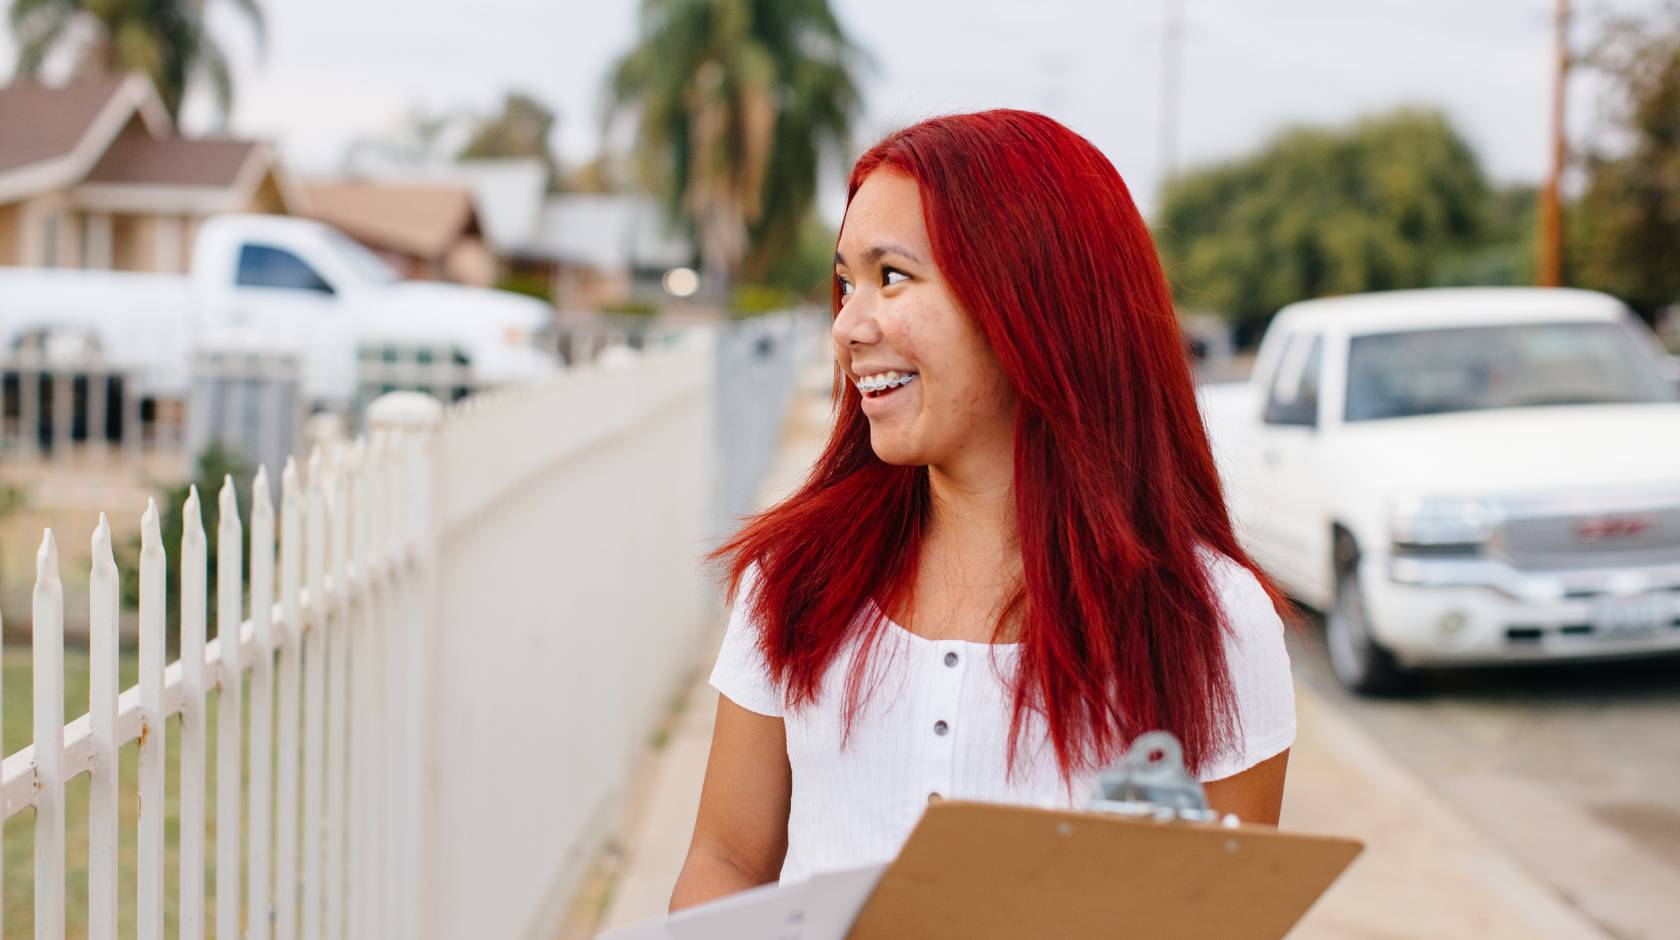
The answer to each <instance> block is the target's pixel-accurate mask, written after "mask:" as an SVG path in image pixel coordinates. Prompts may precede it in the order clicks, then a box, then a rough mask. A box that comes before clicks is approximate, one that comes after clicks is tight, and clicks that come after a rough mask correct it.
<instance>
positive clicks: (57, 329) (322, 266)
mask: <svg viewBox="0 0 1680 940" xmlns="http://www.w3.org/2000/svg"><path fill="white" fill-rule="evenodd" d="M551 314H552V311H551V310H550V309H549V307H548V306H547V305H546V304H543V303H542V302H540V301H538V300H535V299H533V298H530V297H524V296H520V295H517V294H512V293H508V292H505V291H494V290H485V289H480V288H471V287H463V286H459V285H454V284H434V283H415V282H408V281H402V280H400V279H399V278H398V277H397V275H396V274H395V273H394V272H393V271H391V269H390V268H389V267H387V266H386V265H385V264H384V263H383V262H382V261H380V260H379V258H378V257H377V256H376V255H374V254H373V253H372V252H370V251H368V250H367V249H366V248H364V247H362V246H361V245H360V244H358V243H357V242H355V241H353V240H352V239H351V238H349V236H346V235H344V234H343V233H342V232H339V231H338V230H337V229H334V228H331V227H330V226H327V225H322V224H320V223H318V222H312V221H309V220H305V219H297V218H288V217H283V216H264V215H224V216H217V217H214V218H211V219H209V220H207V221H206V222H205V223H204V224H203V225H202V226H201V227H200V229H199V232H198V234H197V236H196V240H195V242H194V246H193V251H192V259H191V265H190V268H189V273H188V274H186V275H167V274H141V273H130V272H117V271H72V270H48V269H36V268H0V354H4V353H5V352H7V351H10V350H13V349H15V348H17V345H18V343H19V341H20V340H21V339H24V338H28V337H40V336H47V337H54V336H60V335H66V334H68V335H70V336H73V337H75V338H76V339H77V341H79V342H91V343H94V344H96V345H97V347H98V350H99V353H100V355H101V356H102V357H103V359H104V360H105V362H107V363H109V364H112V365H115V366H119V367H132V368H133V369H134V371H135V381H136V385H137V388H138V390H139V391H140V392H141V393H142V394H146V395H159V396H166V397H167V396H178V395H182V394H184V393H185V392H186V389H187V386H188V383H189V382H190V378H191V377H190V362H191V356H192V354H193V353H194V352H195V351H198V350H204V349H224V348H237V349H250V348H260V349H265V350H271V351H276V352H281V351H284V352H291V353H295V354H297V355H298V356H299V357H300V359H301V364H302V372H303V386H304V391H305V393H306V395H307V396H308V398H309V400H310V401H312V402H315V403H318V404H321V403H324V404H327V405H338V404H342V403H345V402H348V401H350V400H351V399H352V397H353V395H354V394H355V390H356V389H355V382H356V358H357V350H358V347H359V346H360V345H362V344H377V343H392V344H401V345H403V346H408V347H415V346H427V347H434V348H438V349H448V350H452V351H453V352H452V353H451V355H452V357H457V358H456V361H459V359H460V358H464V359H465V360H466V362H467V364H468V365H469V366H470V368H471V370H472V373H473V379H474V381H475V382H478V383H488V384H494V383H501V382H507V381H514V380H517V379H522V378H527V377H531V376H535V375H540V374H543V373H545V372H549V371H552V370H554V369H555V368H556V360H555V358H554V357H553V356H551V355H547V354H544V353H543V352H542V351H540V350H539V348H538V347H539V345H540V340H541V337H542V335H543V333H544V331H545V330H547V329H548V328H549V326H550V322H551V320H550V318H551Z"/></svg>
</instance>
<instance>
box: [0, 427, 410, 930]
mask: <svg viewBox="0 0 1680 940" xmlns="http://www.w3.org/2000/svg"><path fill="white" fill-rule="evenodd" d="M401 404H402V403H401V402H398V405H399V407H400V405H401ZM428 462H429V455H427V454H426V453H425V452H424V451H423V438H422V436H421V435H419V434H416V433H414V432H400V431H394V430H392V431H378V432H376V433H375V434H374V435H373V436H372V438H371V439H369V440H363V441H357V442H356V443H355V444H352V445H347V446H342V447H336V448H334V449H333V450H331V451H330V452H328V453H325V454H323V453H321V452H319V451H317V452H316V453H315V454H313V455H312V456H311V457H310V459H309V464H308V471H307V473H306V474H304V475H303V476H302V477H301V478H300V475H299V473H298V470H297V467H296V465H295V463H292V462H288V463H287V465H286V468H285V471H284V473H283V474H282V477H281V487H280V490H281V497H280V509H279V513H278V516H279V530H280V531H279V535H280V538H279V541H278V572H279V579H278V596H277V595H276V587H277V585H276V577H275V574H276V540H275V520H276V513H275V510H274V508H273V505H272V501H271V498H270V495H269V493H270V488H269V483H268V480H267V477H266V474H265V473H262V472H259V473H258V475H257V478H256V481H255V484H254V486H253V489H252V511H251V518H250V520H249V524H250V531H251V540H250V544H251V559H250V585H249V594H248V599H249V600H248V607H247V594H246V591H245V585H244V584H243V579H242V578H241V569H242V558H241V553H242V549H243V541H244V540H243V529H244V525H245V522H244V520H241V519H240V517H239V511H238V503H237V499H236V496H235V493H234V490H233V486H232V483H231V481H229V482H228V483H227V484H226V485H225V486H224V488H223V489H222V491H221V493H220V495H219V498H218V500H217V503H218V507H217V508H218V513H217V519H216V525H217V526H218V529H219V532H218V534H219V538H218V557H217V571H218V585H217V587H218V590H217V597H216V619H215V623H216V637H215V638H214V639H207V622H208V618H207V616H206V608H207V597H206V583H207V561H208V559H207V558H206V539H205V532H204V525H203V521H202V518H201V507H200V502H199V498H198V493H197V491H196V490H195V491H194V492H193V495H192V497H191V498H190V499H189V500H188V502H187V504H186V507H185V511H184V518H183V535H182V539H181V544H180V546H179V551H180V553H181V555H180V585H179V590H180V594H179V598H178V604H179V613H180V658H179V659H178V660H177V661H175V662H171V663H168V664H167V665H166V664H165V661H164V659H165V652H164V651H165V632H166V630H167V628H168V620H167V617H166V615H165V611H166V603H167V597H168V593H169V586H168V585H166V584H165V556H164V553H165V551H166V548H165V546H164V545H163V542H162V539H161V536H160V525H159V522H160V520H159V518H158V511H157V507H156V505H155V504H153V505H151V506H149V507H148V508H147V510H146V512H145V515H144V517H143V519H142V523H141V529H142V546H141V555H140V570H139V578H140V609H139V660H140V680H139V683H138V685H136V686H134V687H132V688H129V689H125V690H123V691H122V692H121V693H120V694H119V692H118V690H117V617H118V598H119V585H118V579H119V578H120V577H121V574H120V573H119V572H118V570H117V565H116V562H115V559H114V557H113V553H112V546H111V537H110V528H109V526H108V524H107V522H106V520H105V519H104V518H103V517H102V518H101V520H100V524H99V527H98V529H97V530H95V532H94V533H93V566H92V572H91V578H90V582H89V584H90V586H89V593H90V595H91V596H90V610H91V618H90V619H91V624H90V626H91V633H90V638H89V661H90V670H91V681H90V689H91V691H90V696H89V699H90V700H89V710H88V713H87V714H86V715H84V716H82V717H80V718H78V719H76V720H75V721H72V722H70V723H69V724H68V725H66V724H65V723H64V718H63V606H64V598H63V588H62V585H61V582H60V580H59V570H58V547H57V544H56V543H55V540H54V535H53V533H52V532H51V530H48V531H47V533H46V537H45V539H44V540H43V542H42V544H41V548H40V552H39V554H38V557H37V578H36V585H35V595H34V623H33V646H34V663H33V678H34V689H33V698H34V732H35V733H34V743H33V744H32V745H30V746H29V747H26V748H24V749H22V750H20V751H18V752H17V753H14V754H11V755H10V756H8V757H7V758H6V759H5V762H4V765H3V771H0V793H3V809H0V818H3V819H10V818H11V817H13V816H15V815H17V814H19V813H21V812H22V811H23V810H24V809H26V808H29V807H33V808H34V811H35V934H36V936H37V937H62V936H63V935H64V920H65V918H64V909H65V904H66V900H67V899H66V896H65V814H64V787H65V783H66V782H67V781H69V780H70V779H71V778H73V777H75V776H77V775H78V774H82V773H86V774H88V775H89V776H90V778H91V797H90V801H89V819H88V831H89V843H90V844H89V850H88V897H87V899H86V903H87V905H88V918H87V919H88V935H89V936H90V937H93V938H112V937H115V936H116V925H117V883H116V872H117V825H118V804H117V800H118V793H119V789H118V779H117V753H118V749H119V748H121V747H122V746H123V745H125V744H127V743H129V742H131V741H138V742H139V768H140V770H139V778H140V779H139V787H138V794H139V839H138V844H139V849H138V851H139V858H138V859H137V869H138V872H139V885H138V894H137V908H138V910H137V914H138V918H137V919H138V933H139V936H140V937H141V938H142V940H152V938H159V940H161V937H162V935H163V927H164V917H163V915H164V894H163V887H164V879H163V876H164V870H165V861H164V859H165V856H164V848H165V846H164V817H165V798H164V797H165V783H166V777H167V776H168V775H169V769H168V768H166V767H165V766H164V742H165V738H166V736H167V735H168V734H169V733H170V731H169V728H170V725H171V722H170V719H172V718H177V717H178V718H179V722H178V723H177V727H178V729H179V734H180V735H181V748H180V766H179V768H178V775H179V776H178V779H177V786H178V787H179V803H180V830H179V832H180V835H179V862H180V867H179V903H178V907H177V911H178V918H179V924H180V932H181V933H180V935H181V936H182V937H203V936H205V934H206V924H205V923H204V907H205V904H204V901H205V890H204V872H205V856H204V853H205V850H206V846H205V814H206V811H207V809H208V807H207V806H206V801H205V787H206V774H207V772H208V768H207V767H206V766H205V761H206V750H207V741H206V722H207V712H206V696H207V694H208V693H209V692H211V691H212V690H215V691H219V693H220V695H219V697H218V698H219V701H218V722H217V737H218V740H217V742H216V753H217V766H216V770H215V772H216V794H217V806H216V807H215V812H216V818H217V819H218V820H221V821H222V824H221V825H220V826H219V827H218V830H217V840H216V845H215V847H214V852H215V856H214V859H215V864H214V872H215V876H216V877H215V881H216V895H215V899H216V913H217V924H216V936H217V937H230V938H231V937H239V936H242V935H243V936H248V937H250V938H252V940H266V938H269V937H274V938H276V940H288V938H293V937H297V936H300V928H301V936H304V937H322V936H325V937H342V936H345V933H344V931H345V929H346V926H347V924H348V928H349V930H350V933H349V935H350V936H354V937H382V936H414V935H416V932H417V931H416V927H415V925H414V923H413V922H412V920H411V919H409V920H406V921H405V919H404V918H405V917H408V918H411V917H412V914H413V912H414V911H415V909H416V904H415V899H414V896H413V890H414V880H413V878H412V873H411V872H410V871H408V870H407V867H405V863H404V862H405V859H408V858H411V857H412V856H413V854H414V853H415V852H416V851H417V848H418V847H417V846H416V845H414V844H413V843H412V837H413V836H414V835H415V834H416V833H418V832H419V831H420V829H419V827H418V826H416V825H415V824H414V820H415V818H416V812H417V809H418V804H417V801H416V794H417V792H418V791H417V776H416V770H417V768H418V763H417V756H418V751H417V746H416V741H417V735H416V727H415V724H414V722H413V721H411V720H410V719H411V717H412V716H413V715H414V714H415V713H416V705H415V703H414V700H413V695H414V694H415V691H416V688H417V687H416V685H415V683H414V681H413V680H414V671H413V664H412V657H411V656H410V655H408V653H409V652H410V651H412V650H413V649H414V648H415V644H414V643H412V642H405V641H404V638H403V637H402V636H401V635H400V631H402V630H404V629H405V628H406V627H407V626H408V625H410V624H412V623H414V622H416V621H417V620H420V619H423V618H419V617H417V616H416V615H417V610H416V594H415V591H414V590H413V585H414V584H415V583H416V581H417V579H421V578H424V577H425V570H426V565H427V553H426V551H425V548H424V546H425V536H426V532H427V529H426V524H427V507H426V500H425V498H424V497H425V494H427V492H428V489H427V488H428V485H429V480H428V476H427V474H428V472H429V467H428ZM247 611H248V612H249V613H248V615H247ZM247 684H248V685H249V692H250V701H251V715H250V720H249V722H246V721H245V720H244V717H243V716H242V715H241V710H242V700H243V694H242V692H243V687H244V686H246V685H247ZM276 686H277V689H276ZM276 691H278V712H276V711H275V704H274V703H275V694H276ZM276 717H277V718H278V722H276V721H275V718H276ZM300 722H301V724H300ZM276 725H277V726H278V730H276ZM244 734H249V736H250V742H249V750H250V768H249V771H250V787H249V800H250V805H249V814H248V819H249V832H248V833H242V832H241V826H240V824H239V820H240V818H241V807H240V802H241V797H242V794H243V793H244V792H245V787H244V785H243V783H242V768H241V766H240V764H241V757H242V750H243V747H244V742H242V740H241V736H242V735H244ZM276 735H277V737H276ZM300 736H301V746H300ZM300 758H301V763H300ZM275 763H277V764H278V775H277V777H276V776H275ZM271 779H272V780H274V781H275V783H274V785H273V786H272V788H271V786H270V781H271ZM300 782H301V789H302V805H301V806H300V804H299V785H300ZM300 813H301V815H300ZM300 820H301V821H306V822H308V823H309V824H307V825H300ZM228 821H231V822H232V824H231V825H230V824H228ZM300 833H301V843H302V844H301V850H300V846H299V841H300ZM242 836H244V837H243V838H242ZM271 848H272V849H273V850H274V851H275V858H277V860H278V861H277V867H276V868H275V870H274V871H272V872H271V871H270V867H271V866H270V852H271ZM242 867H243V868H244V869H245V871H246V872H248V877H242V874H241V868H242ZM405 874H407V875H409V877H408V878H406V879H405V878H404V875H405ZM241 885H244V886H246V888H247V889H248V892H247V896H246V897H245V898H243V899H242V898H241V897H240V896H239V891H240V887H241ZM350 885H354V886H356V888H357V890H355V891H353V892H352V891H349V890H347V888H348V887H349V886H350ZM300 891H301V895H302V896H301V902H302V904H301V908H300V906H299V903H298V902H299V900H300V898H299V892H300ZM80 900H81V899H76V901H77V902H78V903H79V902H80ZM242 910H243V911H247V912H251V913H252V916H249V917H248V918H247V917H242V916H241V914H242ZM271 912H272V923H271V920H270V913H271ZM346 915H348V921H346Z"/></svg>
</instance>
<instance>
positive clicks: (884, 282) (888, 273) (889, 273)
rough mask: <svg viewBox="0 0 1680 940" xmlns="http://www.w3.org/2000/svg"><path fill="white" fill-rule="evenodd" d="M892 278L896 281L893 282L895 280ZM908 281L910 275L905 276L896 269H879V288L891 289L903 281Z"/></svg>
mask: <svg viewBox="0 0 1680 940" xmlns="http://www.w3.org/2000/svg"><path fill="white" fill-rule="evenodd" d="M893 278H897V279H898V280H896V281H895V280H893ZM908 280H910V275H908V274H905V273H904V272H903V271H900V270H899V269H897V268H882V269H881V286H882V287H891V286H893V285H894V284H903V283H904V282H905V281H908Z"/></svg>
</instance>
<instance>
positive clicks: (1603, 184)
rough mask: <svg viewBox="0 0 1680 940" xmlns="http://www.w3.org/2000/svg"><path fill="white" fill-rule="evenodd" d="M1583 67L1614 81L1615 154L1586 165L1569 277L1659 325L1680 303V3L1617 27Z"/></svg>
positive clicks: (1609, 126) (1572, 216)
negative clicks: (1659, 317)
mask: <svg viewBox="0 0 1680 940" xmlns="http://www.w3.org/2000/svg"><path fill="white" fill-rule="evenodd" d="M1582 63H1583V64H1584V65H1585V66H1586V67H1588V68H1589V69H1592V70H1594V71H1596V72H1598V73H1599V74H1601V75H1602V76H1603V77H1605V78H1607V79H1608V80H1609V81H1608V87H1609V100H1608V101H1607V102H1606V107H1604V108H1603V109H1602V112H1601V113H1603V114H1604V122H1605V124H1606V127H1605V128H1604V131H1605V132H1604V133H1601V134H1597V135H1595V139H1598V140H1602V141H1605V144H1604V145H1603V146H1601V147H1598V148H1592V149H1588V150H1586V151H1585V152H1584V153H1581V154H1580V155H1579V156H1580V161H1581V164H1582V166H1583V167H1584V169H1585V171H1586V185H1585V187H1584V189H1583V191H1582V193H1581V196H1580V198H1579V199H1578V200H1576V201H1575V202H1574V204H1573V205H1571V206H1569V207H1568V208H1567V210H1566V213H1565V220H1566V226H1567V233H1568V241H1567V249H1568V250H1567V251H1566V252H1565V266H1566V267H1565V270H1566V273H1567V275H1568V277H1569V279H1570V281H1571V282H1572V283H1574V284H1577V285H1579V286H1582V287H1592V288H1596V289H1599V290H1604V291H1608V292H1609V293H1612V294H1615V295H1616V296H1618V297H1621V298H1622V299H1623V300H1625V301H1627V302H1628V303H1629V304H1631V305H1632V306H1633V307H1634V309H1636V310H1638V311H1639V312H1640V313H1641V314H1642V315H1644V316H1646V317H1647V318H1650V317H1653V316H1654V315H1655V313H1656V312H1657V311H1658V310H1659V309H1660V308H1662V307H1664V306H1667V305H1669V304H1673V303H1676V302H1680V265H1676V264H1675V259H1676V258H1680V2H1676V0H1669V2H1668V3H1666V4H1665V5H1664V6H1663V7H1662V9H1661V10H1660V11H1659V12H1657V13H1655V14H1653V15H1650V16H1645V17H1617V18H1612V19H1610V20H1608V21H1607V22H1606V23H1605V24H1604V27H1603V31H1602V34H1601V35H1600V36H1599V38H1598V39H1597V41H1596V42H1595V43H1594V44H1593V46H1592V47H1591V48H1590V49H1589V51H1588V52H1587V53H1586V54H1585V55H1584V56H1583V57H1582Z"/></svg>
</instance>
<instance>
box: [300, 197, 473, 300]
mask: <svg viewBox="0 0 1680 940" xmlns="http://www.w3.org/2000/svg"><path fill="white" fill-rule="evenodd" d="M300 188H301V190H302V192H303V205H302V207H301V212H302V214H303V215H307V216H309V217H310V218H313V219H317V220H319V221H322V222H325V223H327V224H328V225H332V226H334V227H336V228H338V229H340V230H342V231H344V232H346V233H348V234H349V235H351V236H352V237H354V238H355V239H356V240H357V241H359V242H361V243H362V244H364V245H366V246H368V247H369V248H371V249H373V250H374V251H375V252H376V253H377V254H378V255H379V256H380V257H381V258H383V259H384V260H385V262H386V263H387V264H389V265H391V267H392V268H394V269H396V270H397V272H398V273H400V274H402V276H403V277H406V278H409V279H411V280H431V281H455V282H458V283H462V284H472V285H474V286H478V287H487V286H489V285H490V284H491V283H493V282H494V281H495V279H496V259H495V258H494V257H493V256H492V255H491V253H490V250H489V249H488V248H487V247H485V243H484V229H483V226H482V225H481V224H480V221H479V217H478V211H477V209H476V208H475V207H474V202H473V194H472V191H471V190H469V189H467V188H466V187H465V186H458V185H449V184H441V183H440V184H427V183H391V182H384V181H378V180H365V179H350V180H314V181H307V182H305V183H304V184H303V185H302V186H301V187H300Z"/></svg>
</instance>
